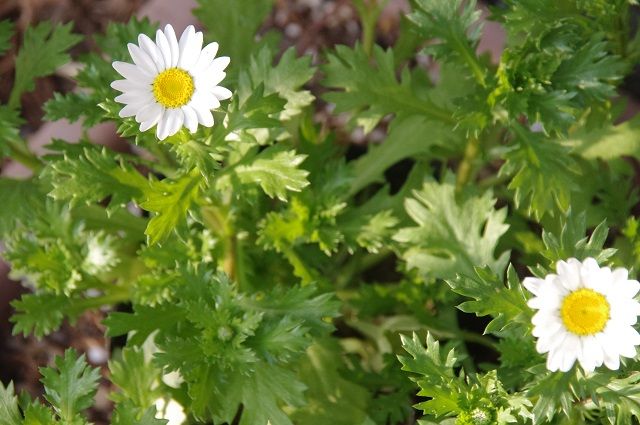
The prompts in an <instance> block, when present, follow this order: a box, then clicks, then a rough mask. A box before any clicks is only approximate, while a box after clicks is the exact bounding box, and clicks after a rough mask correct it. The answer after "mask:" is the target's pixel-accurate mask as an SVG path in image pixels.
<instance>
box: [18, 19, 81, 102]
mask: <svg viewBox="0 0 640 425" xmlns="http://www.w3.org/2000/svg"><path fill="white" fill-rule="evenodd" d="M71 26H72V24H71V23H69V24H66V25H57V26H52V24H51V23H50V22H48V21H44V22H41V23H39V24H38V25H36V26H34V27H29V28H27V30H26V31H25V33H24V40H23V43H22V47H21V48H20V50H19V52H18V56H17V57H16V77H15V81H14V83H13V89H12V90H11V97H10V99H9V105H10V106H12V107H16V106H18V104H19V103H20V96H21V95H22V94H23V93H24V92H28V91H31V90H33V89H34V87H35V79H36V78H39V77H43V76H45V75H48V74H51V73H52V72H54V71H55V70H56V69H57V68H58V67H59V66H61V65H63V64H65V63H67V62H69V60H70V58H69V55H68V54H67V53H66V52H67V50H68V49H69V48H70V47H72V46H74V45H75V44H77V43H78V42H79V41H80V40H81V39H82V38H81V37H80V36H79V35H76V34H72V33H71Z"/></svg>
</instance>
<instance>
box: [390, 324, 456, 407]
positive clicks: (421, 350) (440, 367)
mask: <svg viewBox="0 0 640 425" xmlns="http://www.w3.org/2000/svg"><path fill="white" fill-rule="evenodd" d="M400 338H401V340H402V348H404V350H405V351H406V352H407V353H409V355H410V356H398V360H400V363H402V370H404V371H407V372H412V373H416V374H418V375H419V376H417V377H411V379H412V380H414V381H416V382H417V383H418V385H419V386H420V389H421V390H420V392H419V393H418V395H422V396H427V397H431V400H429V401H426V402H422V403H420V404H418V405H416V406H415V407H416V408H418V409H420V410H423V411H424V412H425V413H428V414H431V415H434V416H435V417H441V416H451V415H452V414H455V413H458V412H460V410H461V408H460V406H459V397H460V396H461V395H462V393H461V392H462V390H463V389H462V388H461V386H460V382H459V380H458V378H456V377H455V375H454V372H453V367H454V365H455V363H456V357H455V353H454V351H453V350H451V351H449V352H448V353H447V354H446V357H443V356H442V355H441V354H440V343H439V342H438V341H436V340H435V339H434V338H433V336H431V334H430V333H429V334H427V346H426V348H425V347H424V346H423V345H422V343H421V342H420V340H419V339H418V336H417V335H416V334H415V333H414V334H413V337H412V338H411V339H409V338H407V337H406V336H404V335H400Z"/></svg>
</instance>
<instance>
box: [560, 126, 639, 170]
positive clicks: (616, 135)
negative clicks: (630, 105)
mask: <svg viewBox="0 0 640 425" xmlns="http://www.w3.org/2000/svg"><path fill="white" fill-rule="evenodd" d="M562 143H563V144H564V145H566V146H569V147H571V148H572V151H573V152H575V153H576V154H578V155H580V156H582V157H583V158H586V159H596V158H600V159H604V160H605V161H610V160H612V159H614V158H619V157H621V156H632V157H639V156H640V117H638V116H635V117H634V118H632V119H630V120H628V121H625V122H623V123H621V124H618V125H611V126H607V127H604V128H601V129H595V130H591V129H590V130H588V131H587V130H585V131H580V132H578V133H576V134H572V135H571V137H570V138H569V139H568V140H564V141H562Z"/></svg>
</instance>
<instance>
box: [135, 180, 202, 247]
mask: <svg viewBox="0 0 640 425" xmlns="http://www.w3.org/2000/svg"><path fill="white" fill-rule="evenodd" d="M201 183H202V176H201V175H200V174H195V173H190V174H187V175H185V176H182V177H180V178H178V179H176V180H172V179H164V180H155V179H152V180H150V181H149V185H148V187H147V188H146V189H145V190H144V194H143V196H142V202H140V207H142V208H144V209H145V210H147V211H150V212H153V213H155V214H154V216H153V217H152V218H151V220H149V224H148V225H147V229H146V230H145V232H144V233H145V234H146V235H147V237H148V242H149V245H154V244H157V243H162V242H163V241H165V240H166V239H167V238H168V237H169V235H170V234H171V232H173V230H174V229H175V228H176V226H178V225H179V224H180V223H182V222H183V221H184V220H185V218H186V216H187V212H188V211H189V208H190V207H191V205H192V204H193V202H195V201H196V199H197V198H198V196H199V194H200V184H201Z"/></svg>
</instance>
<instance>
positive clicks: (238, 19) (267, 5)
mask: <svg viewBox="0 0 640 425" xmlns="http://www.w3.org/2000/svg"><path fill="white" fill-rule="evenodd" d="M272 7H273V0H235V1H233V2H228V1H227V0H198V8H197V9H195V10H194V11H193V13H194V15H195V16H196V17H197V18H198V19H199V20H200V22H202V24H203V25H204V26H205V27H206V28H207V34H208V36H209V37H211V39H212V40H215V41H217V42H218V43H220V51H221V52H222V54H223V55H228V56H229V57H231V66H232V67H233V68H236V67H237V68H236V69H242V68H243V67H244V66H246V65H247V64H248V63H249V56H250V55H251V52H253V51H256V50H257V49H259V48H260V47H261V45H262V43H259V42H258V43H256V32H257V31H258V29H259V28H260V26H261V25H262V23H263V21H264V20H265V19H266V18H267V15H268V14H269V12H270V11H271V9H272ZM221 22H224V25H220V23H221Z"/></svg>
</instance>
